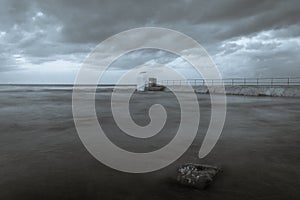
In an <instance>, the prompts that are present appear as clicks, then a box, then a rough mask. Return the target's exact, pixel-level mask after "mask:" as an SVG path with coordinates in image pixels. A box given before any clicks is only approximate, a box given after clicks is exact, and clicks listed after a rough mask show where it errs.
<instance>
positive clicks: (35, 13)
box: [0, 0, 300, 76]
mask: <svg viewBox="0 0 300 200" xmlns="http://www.w3.org/2000/svg"><path fill="white" fill-rule="evenodd" d="M0 2H1V6H0V20H1V23H0V32H1V33H0V50H1V55H0V60H1V66H0V71H9V70H16V69H17V68H18V67H19V68H20V67H22V65H25V64H32V63H34V64H39V63H44V62H48V61H53V60H57V59H62V60H69V61H74V62H77V63H79V62H80V61H82V60H83V58H84V56H86V55H87V54H88V53H89V52H90V51H91V49H92V48H93V47H95V45H96V44H98V43H99V42H101V41H102V40H104V39H105V38H107V37H109V36H111V35H113V34H116V33H118V32H120V31H124V30H127V29H130V28H136V27H141V26H162V27H166V28H172V29H175V30H178V31H181V32H183V33H186V34H188V35H189V36H191V37H193V38H195V39H196V40H197V41H199V42H200V43H201V44H203V45H204V47H205V48H207V49H208V51H209V53H210V54H211V55H212V57H213V58H214V59H215V60H216V62H217V64H218V65H219V66H220V68H221V71H222V72H224V74H225V75H237V76H238V75H239V76H241V75H243V73H241V72H242V71H243V70H244V71H243V72H245V70H246V71H247V70H250V71H251V73H249V74H253V75H257V74H260V73H261V71H262V70H261V69H264V70H263V71H265V72H266V73H273V72H274V70H273V69H276V70H278V69H279V67H278V66H279V65H283V64H285V63H288V65H289V67H287V70H288V71H289V72H290V74H292V72H293V70H294V71H297V70H298V69H299V67H298V68H297V65H299V64H300V63H299V59H298V57H297V56H296V55H297V53H298V52H299V46H300V44H299V37H300V29H299V27H300V20H299V19H300V2H299V1H298V0H288V1H274V0H260V1H258V0H227V1H217V0H215V1H199V0H183V1H174V0H165V1H161V0H154V1H153V0H152V1H149V0H148V1H147V0H124V1H111V0H102V1H82V0H49V1H38V0H24V1H18V0H1V1H0ZM264 33H268V34H267V36H265V35H264ZM242 38H244V40H242ZM245 38H252V40H247V39H245ZM243 41H244V42H243ZM245 41H246V42H245ZM264 41H267V42H264ZM153 55H154V56H155V54H153ZM139 57H142V56H141V55H140V54H139ZM150 57H151V56H149V53H146V54H145V55H144V57H143V58H146V59H145V62H149V60H151V58H150ZM166 57H167V56H166ZM170 58H172V57H170ZM166 59H169V58H166ZM239 59H240V60H239ZM141 60H142V59H141ZM245 61H247V63H244V62H245ZM170 62H171V61H170ZM230 63H233V64H231V66H229V65H230ZM243 63H244V64H243ZM128 65H129V63H128ZM240 65H241V66H240ZM232 66H234V67H235V68H234V71H235V72H234V73H232ZM243 66H244V67H243ZM123 67H124V66H123ZM265 69H268V70H265ZM278 71H279V72H280V73H281V72H282V70H278ZM298 71H299V70H298ZM244 74H245V73H244ZM275 74H276V73H275ZM277 74H279V73H277Z"/></svg>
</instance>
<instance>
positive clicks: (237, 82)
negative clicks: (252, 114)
mask: <svg viewBox="0 0 300 200" xmlns="http://www.w3.org/2000/svg"><path fill="white" fill-rule="evenodd" d="M159 83H160V84H162V85H168V86H170V85H173V86H184V85H188V84H189V85H192V86H201V85H202V86H205V85H206V86H208V85H210V86H212V85H215V86H217V85H222V84H223V85H225V86H226V85H231V86H254V85H256V86H293V85H300V77H278V78H277V77H275V78H272V77H271V78H265V77H264V78H224V79H186V80H162V81H160V82H159Z"/></svg>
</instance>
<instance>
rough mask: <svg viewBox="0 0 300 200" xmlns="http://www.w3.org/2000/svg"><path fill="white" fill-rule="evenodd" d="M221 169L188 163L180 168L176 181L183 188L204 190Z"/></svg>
mask: <svg viewBox="0 0 300 200" xmlns="http://www.w3.org/2000/svg"><path fill="white" fill-rule="evenodd" d="M220 170H221V169H220V168H219V167H216V166H211V165H202V164H193V163H188V164H184V165H182V166H180V167H179V168H178V171H177V181H178V182H179V183H180V184H182V185H185V186H189V187H193V188H197V189H200V190H203V189H205V188H206V187H207V186H208V185H209V184H210V183H211V182H212V181H213V178H214V177H215V176H216V175H217V173H218V172H219V171H220Z"/></svg>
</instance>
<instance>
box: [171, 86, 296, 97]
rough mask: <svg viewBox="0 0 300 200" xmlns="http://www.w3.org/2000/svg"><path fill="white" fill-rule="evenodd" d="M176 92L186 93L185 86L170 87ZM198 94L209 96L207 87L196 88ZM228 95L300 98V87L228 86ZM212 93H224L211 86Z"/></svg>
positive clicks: (219, 88) (217, 87)
mask: <svg viewBox="0 0 300 200" xmlns="http://www.w3.org/2000/svg"><path fill="white" fill-rule="evenodd" d="M170 87H172V88H174V89H175V90H176V91H186V90H187V88H186V87H185V86H170ZM194 90H195V91H196V92H197V93H201V94H207V93H208V92H209V91H208V88H207V87H206V86H194ZM225 91H226V94H229V95H246V96H277V97H300V86H296V85H294V86H262V85H259V86H250V85H246V86H237V85H235V86H230V85H228V86H226V87H225ZM210 92H211V93H216V94H220V93H221V92H222V90H221V87H220V86H211V91H210Z"/></svg>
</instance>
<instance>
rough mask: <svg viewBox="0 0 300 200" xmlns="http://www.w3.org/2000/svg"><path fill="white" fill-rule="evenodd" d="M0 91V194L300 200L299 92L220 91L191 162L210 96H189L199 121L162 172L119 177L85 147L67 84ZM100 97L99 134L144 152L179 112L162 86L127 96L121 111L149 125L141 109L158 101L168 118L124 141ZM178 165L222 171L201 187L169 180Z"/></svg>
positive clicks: (171, 130) (168, 132) (162, 137)
mask: <svg viewBox="0 0 300 200" xmlns="http://www.w3.org/2000/svg"><path fill="white" fill-rule="evenodd" d="M0 95H1V98H0V105H1V106H0V127H1V132H0V141H1V145H0V177H1V178H0V199H5V200H12V199H24V200H30V199H44V200H48V199H60V200H61V199H68V200H69V199H74V200H75V199H76V200H77V199H78V200H82V199H109V200H111V199H125V200H126V199H146V200H147V199H149V200H150V199H151V200H153V199H172V200H177V199H190V200H193V199H195V200H196V199H197V200H198V199H209V200H212V199H222V200H226V199H237V200H241V199H251V200H252V199H272V200H274V199H289V200H293V199H295V200H296V199H299V198H300V191H299V187H300V170H299V169H300V156H299V155H300V148H299V146H300V125H299V119H300V99H299V98H280V97H278V98H270V97H246V96H229V97H228V112H227V119H226V123H225V127H224V131H223V133H222V135H221V138H220V140H219V141H218V143H217V145H216V146H215V148H214V149H213V151H212V152H211V153H210V154H209V155H208V156H207V157H206V158H205V159H202V160H199V159H198V158H197V155H198V151H199V148H200V145H201V142H202V140H203V136H204V134H205V131H206V129H207V125H208V123H209V119H210V103H209V96H208V95H203V94H198V98H199V105H200V110H201V121H200V127H199V133H198V137H197V138H196V139H195V142H194V143H193V145H192V146H191V148H190V149H189V150H188V151H187V152H186V153H185V154H184V155H183V156H182V157H181V158H180V159H179V160H178V161H176V162H175V163H174V164H172V165H170V166H168V167H167V168H165V169H163V170H160V171H157V172H153V173H149V174H126V173H121V172H118V171H115V170H113V169H110V168H108V167H106V166H104V165H103V164H101V163H99V162H98V161H96V160H95V159H94V158H93V157H92V156H91V155H90V154H89V153H88V152H87V150H86V149H85V148H84V146H83V145H82V143H81V141H80V140H79V138H78V135H77V133H76V130H75V128H74V123H73V120H72V112H71V92H70V91H67V90H65V91H64V90H60V91H59V90H57V91H43V90H39V91H31V92H30V91H25V92H21V91H20V92H17V91H13V92H1V93H0ZM109 95H110V94H109V93H108V92H104V93H99V94H98V95H97V96H96V99H97V104H96V105H97V111H98V114H99V116H100V115H101V118H100V121H101V123H102V124H103V126H104V129H105V130H106V131H107V133H108V137H110V138H111V139H112V140H113V141H114V142H115V143H116V144H118V145H119V146H120V147H122V148H126V149H128V150H132V151H137V152H147V151H150V150H155V149H157V148H161V147H162V146H164V145H165V144H167V143H168V141H170V140H171V139H172V137H173V136H174V134H175V133H176V130H177V128H178V123H179V121H180V117H179V109H178V108H177V106H178V102H177V101H176V99H175V98H173V96H172V95H171V93H165V92H154V93H151V92H149V93H143V94H136V95H134V96H133V98H132V104H131V105H130V108H131V111H132V115H133V116H134V117H133V118H134V120H136V122H137V123H139V124H141V125H142V124H147V123H148V122H149V118H148V117H147V116H148V115H147V109H148V108H149V106H150V105H152V104H155V103H162V104H163V105H164V106H165V107H166V109H167V112H168V115H169V119H168V122H167V125H166V129H165V130H163V132H162V133H159V134H158V135H157V136H154V137H153V138H151V139H149V140H147V141H143V140H139V139H135V140H132V138H131V137H129V136H128V137H127V136H126V135H125V134H122V132H120V130H119V129H118V128H116V126H115V124H114V121H113V119H112V117H111V113H110V112H109ZM187 95H189V94H188V93H187ZM145 116H146V117H145ZM187 162H193V163H207V164H211V165H216V166H220V167H222V169H223V172H222V173H220V174H219V175H218V177H217V181H216V182H214V183H213V184H212V185H211V186H210V187H209V188H208V189H207V190H205V191H198V190H191V189H189V188H182V187H179V186H178V185H177V184H174V180H173V179H172V178H170V177H176V169H177V168H178V166H180V165H181V164H183V163H187ZM175 182H176V181H175Z"/></svg>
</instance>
